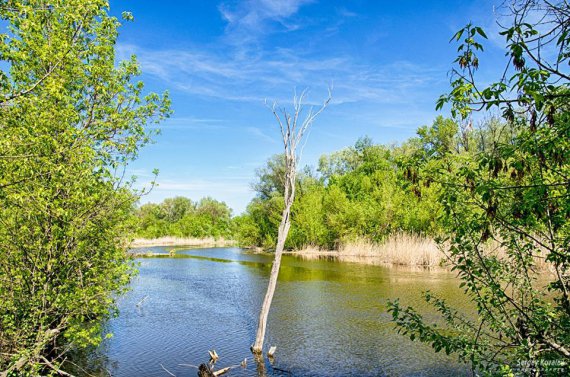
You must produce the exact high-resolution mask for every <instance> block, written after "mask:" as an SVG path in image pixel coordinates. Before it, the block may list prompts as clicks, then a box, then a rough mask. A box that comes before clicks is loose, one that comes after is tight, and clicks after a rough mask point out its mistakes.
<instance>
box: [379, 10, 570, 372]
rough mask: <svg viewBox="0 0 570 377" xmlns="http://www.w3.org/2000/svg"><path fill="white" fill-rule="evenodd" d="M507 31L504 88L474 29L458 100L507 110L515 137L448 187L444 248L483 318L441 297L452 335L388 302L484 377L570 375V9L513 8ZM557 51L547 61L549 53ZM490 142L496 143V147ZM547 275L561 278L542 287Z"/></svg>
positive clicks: (471, 163)
mask: <svg viewBox="0 0 570 377" xmlns="http://www.w3.org/2000/svg"><path fill="white" fill-rule="evenodd" d="M509 10H510V12H509V17H508V18H507V19H506V20H507V21H509V22H510V25H509V26H507V27H505V28H504V29H503V30H502V31H501V33H500V34H501V35H502V36H504V37H505V40H506V49H507V54H506V56H507V58H508V62H507V65H506V69H505V71H504V72H505V73H504V75H503V77H501V78H500V80H499V81H497V82H496V83H493V84H491V85H488V86H486V87H481V86H480V85H479V83H478V80H476V71H477V68H478V66H479V58H478V54H479V52H480V51H482V50H483V46H482V42H481V40H484V39H486V38H487V36H486V34H485V32H484V31H483V30H482V29H481V28H479V27H477V26H474V25H471V24H469V25H467V26H466V27H465V28H463V29H461V30H460V31H459V32H457V33H456V34H455V36H454V39H455V40H457V41H460V42H461V43H460V45H459V48H458V51H459V56H458V58H457V59H456V63H457V64H458V67H457V68H456V69H455V70H454V71H453V78H452V83H451V84H452V90H451V92H450V93H449V95H445V96H442V97H441V98H440V100H439V101H438V105H437V106H438V107H439V108H440V107H442V106H443V105H444V104H445V103H446V102H450V103H451V105H452V112H453V113H454V114H455V115H457V116H460V117H461V118H463V119H467V120H469V116H470V114H471V112H472V111H483V110H493V109H499V110H500V111H501V114H502V116H503V119H504V122H505V123H506V126H505V127H503V129H504V130H506V131H507V132H509V133H510V134H511V136H512V137H510V138H505V137H496V138H495V137H493V138H490V140H487V143H486V145H485V146H484V147H483V148H478V149H479V150H478V153H476V154H472V155H469V154H465V155H462V156H458V158H457V159H456V160H455V161H454V163H455V165H456V167H457V169H456V170H454V171H453V172H452V173H448V174H446V173H445V172H444V171H442V174H441V175H440V176H439V177H438V179H441V180H442V181H443V182H444V184H443V186H442V187H443V191H442V195H441V200H442V204H443V206H444V216H443V218H442V223H443V225H444V227H445V228H446V230H447V231H448V232H449V237H447V238H446V239H443V240H442V242H443V243H442V245H443V246H446V249H447V252H448V255H449V260H450V262H451V263H452V265H453V268H454V270H455V271H457V273H458V275H459V277H460V279H461V280H462V282H461V287H463V288H464V290H465V293H466V294H467V296H468V297H469V298H470V299H471V301H472V302H473V304H474V307H475V308H476V310H477V316H476V318H471V317H469V316H465V315H463V314H462V313H459V312H458V311H457V310H455V309H454V308H453V307H450V306H449V305H448V304H447V303H446V302H445V301H443V300H441V299H439V298H437V297H435V296H434V295H432V294H431V293H429V292H427V293H426V294H425V296H426V299H427V300H428V301H429V302H431V303H432V304H434V306H435V308H436V309H437V310H438V311H439V312H440V313H441V314H442V316H443V319H444V320H445V323H446V324H447V326H445V327H442V326H437V325H435V324H428V323H426V321H425V320H424V319H423V318H422V317H421V316H420V315H419V314H418V313H417V312H416V311H415V310H414V309H413V308H410V307H408V308H403V307H401V306H400V305H399V304H398V302H392V303H391V304H390V310H391V312H392V314H393V317H394V320H395V321H396V323H397V325H398V327H399V329H400V331H402V332H404V333H406V334H409V335H410V337H412V339H414V338H416V339H419V340H420V341H423V342H428V343H431V345H432V346H433V347H434V348H435V350H436V351H439V350H442V349H443V350H445V351H446V352H448V353H450V352H455V353H457V354H458V355H459V357H460V358H461V359H462V360H464V361H466V362H470V363H471V365H472V367H473V370H474V372H478V373H481V374H485V375H514V374H515V373H516V374H517V375H533V376H538V375H552V376H558V375H566V374H567V373H568V371H569V369H568V368H569V367H568V365H569V363H570V301H569V296H568V291H569V288H570V287H569V280H568V267H569V257H570V253H569V250H570V248H569V246H570V227H569V221H568V219H569V215H570V201H569V198H570V194H569V191H568V190H569V188H570V181H569V179H568V177H569V176H570V153H569V152H568V151H570V137H569V136H570V113H569V106H568V98H569V97H570V92H569V90H568V85H569V84H570V81H569V79H570V76H568V74H567V68H568V63H569V58H570V54H569V47H568V46H569V45H570V29H569V25H570V17H569V15H570V6H569V5H568V3H567V2H547V1H530V0H528V1H527V0H524V1H515V2H513V4H512V6H511V7H510V8H509ZM546 51H548V52H546ZM489 141H490V142H489ZM540 268H547V270H548V271H551V275H549V276H548V278H543V277H541V274H540V273H538V272H537V271H539V269H540Z"/></svg>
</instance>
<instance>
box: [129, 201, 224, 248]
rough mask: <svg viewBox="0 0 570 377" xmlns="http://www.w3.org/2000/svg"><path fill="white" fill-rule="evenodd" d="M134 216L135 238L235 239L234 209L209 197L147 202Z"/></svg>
mask: <svg viewBox="0 0 570 377" xmlns="http://www.w3.org/2000/svg"><path fill="white" fill-rule="evenodd" d="M135 216H136V219H137V221H136V223H137V228H136V229H137V230H136V235H137V236H138V237H142V238H158V237H164V236H175V237H190V238H206V237H214V238H232V237H233V233H234V227H233V221H232V210H231V208H230V207H228V206H227V204H226V203H224V202H220V201H217V200H215V199H212V198H210V197H206V198H203V199H200V200H199V201H197V202H193V201H192V200H191V199H188V198H185V197H182V196H177V197H174V198H169V199H165V200H164V201H163V202H162V203H159V204H155V203H147V204H144V205H142V206H141V207H140V208H138V209H137V210H136V213H135Z"/></svg>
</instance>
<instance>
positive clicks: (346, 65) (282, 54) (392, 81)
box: [118, 44, 446, 104]
mask: <svg viewBox="0 0 570 377" xmlns="http://www.w3.org/2000/svg"><path fill="white" fill-rule="evenodd" d="M118 49H119V51H120V54H121V55H123V56H125V55H127V54H131V53H134V54H136V55H137V56H138V58H139V61H140V63H141V66H142V69H143V72H145V73H146V74H149V75H153V76H155V77H157V78H159V79H160V80H162V81H164V82H166V83H168V85H169V86H170V87H173V88H175V89H177V90H180V91H182V92H185V93H188V94H192V95H196V96H200V97H204V98H214V99H223V100H231V101H241V102H244V101H247V102H261V101H263V100H264V99H265V98H268V99H276V100H278V101H280V102H283V101H288V100H289V98H290V94H291V90H292V88H294V87H298V88H304V87H313V88H321V89H322V90H323V91H324V90H326V87H327V86H328V85H329V84H330V83H333V82H334V98H333V103H336V104H340V103H350V102H358V101H368V102H373V103H384V104H391V103H398V102H400V103H404V102H409V101H410V100H411V99H413V98H414V96H415V95H416V94H417V93H418V92H419V91H421V90H422V89H428V88H429V87H430V86H431V85H433V83H434V82H435V81H442V80H446V78H445V77H444V76H443V77H442V75H441V69H437V68H435V67H426V66H421V65H418V64H414V63H411V62H408V61H397V62H391V63H387V64H384V65H377V66H369V65H366V64H363V63H360V62H358V61H357V60H356V59H354V58H353V57H351V56H346V55H343V54H339V55H337V56H328V57H324V56H318V57H315V56H311V55H309V54H303V52H302V51H294V50H292V49H287V48H277V49H274V50H271V51H267V52H265V53H263V54H258V55H256V56H247V57H242V58H240V57H235V56H228V54H227V53H224V52H223V51H221V50H222V49H217V50H199V49H183V50H182V49H181V50H148V49H143V48H141V47H138V46H136V45H132V44H130V45H120V46H119V48H118ZM319 94H321V93H317V98H318V95H319Z"/></svg>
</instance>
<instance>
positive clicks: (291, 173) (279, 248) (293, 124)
mask: <svg viewBox="0 0 570 377" xmlns="http://www.w3.org/2000/svg"><path fill="white" fill-rule="evenodd" d="M305 95H306V90H305V91H303V92H302V93H301V95H300V96H299V97H297V95H295V97H294V98H293V109H294V113H293V114H290V113H288V112H287V111H286V110H285V109H280V113H281V115H282V116H283V119H282V118H281V116H280V115H279V114H278V110H277V108H276V104H275V103H274V104H273V107H272V108H271V111H272V112H273V115H274V116H275V119H277V122H278V123H279V127H280V129H281V135H282V136H283V146H284V148H285V177H284V178H285V179H284V195H283V196H284V201H285V208H284V209H283V213H282V216H281V223H280V224H279V230H278V233H277V245H276V247H275V259H274V260H273V266H272V267H271V275H270V276H269V284H268V286H267V292H266V293H265V298H264V300H263V304H262V306H261V312H260V313H259V323H258V326H257V334H256V336H255V343H254V344H253V345H252V347H251V351H252V352H253V353H255V354H261V353H262V351H263V341H264V340H265V330H266V328H267V317H268V316H269V309H270V308H271V301H273V294H274V293H275V287H276V286H277V277H278V276H279V268H280V267H281V257H282V255H283V249H284V247H285V241H286V240H287V235H288V234H289V228H291V207H292V205H293V201H294V200H295V181H296V176H297V162H298V161H299V158H300V157H299V155H298V154H297V146H298V145H299V143H300V142H301V141H302V140H303V136H304V135H305V132H306V131H307V129H308V128H309V126H310V125H311V124H312V123H313V121H314V120H315V118H316V117H317V115H319V114H320V113H321V112H322V111H323V110H324V109H325V107H327V105H328V104H329V102H330V100H331V91H330V88H329V96H328V98H327V99H326V100H325V102H324V103H323V105H322V106H321V107H320V109H319V110H318V111H316V112H313V109H312V108H311V109H310V111H309V113H308V114H307V116H306V118H305V120H303V121H302V122H299V116H300V114H301V112H302V110H303V99H304V97H305ZM299 123H300V124H299Z"/></svg>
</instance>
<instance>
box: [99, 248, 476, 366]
mask: <svg viewBox="0 0 570 377" xmlns="http://www.w3.org/2000/svg"><path fill="white" fill-rule="evenodd" d="M152 249H153V250H152V252H153V253H164V254H165V256H166V255H168V253H169V251H170V249H171V248H152ZM271 260H272V257H271V256H270V255H254V254H248V253H244V252H242V251H241V250H240V249H236V248H212V249H181V250H177V252H176V255H175V257H154V258H141V259H139V261H140V267H139V269H140V274H139V276H138V277H137V278H136V279H135V280H134V281H133V283H132V291H131V292H130V293H129V294H127V295H126V296H125V297H123V298H121V300H120V310H121V314H120V316H119V317H118V318H115V319H113V320H111V321H110V322H109V324H108V328H109V331H111V332H113V333H114V337H113V338H112V339H110V340H108V341H106V342H105V344H104V345H103V347H102V348H101V349H100V350H99V353H100V354H103V355H104V356H105V358H104V359H98V360H99V361H98V362H99V363H101V360H104V365H105V368H106V369H108V370H109V372H110V373H111V374H112V375H113V376H167V375H168V374H167V373H166V372H165V371H164V370H163V369H162V368H161V366H160V364H162V365H164V366H165V367H166V368H167V369H168V370H169V371H171V372H172V373H174V374H176V375H177V376H195V375H196V370H195V369H192V368H189V367H185V366H181V365H180V364H193V365H198V364H200V363H202V362H206V361H207V351H208V350H209V349H216V350H217V352H218V354H219V355H220V356H221V358H220V360H219V362H218V363H217V366H218V367H225V366H229V365H235V364H239V363H240V362H241V361H242V360H243V359H244V358H245V357H247V358H248V360H249V362H248V365H247V368H245V369H243V368H236V369H232V371H231V372H230V375H231V376H256V375H264V374H266V375H268V376H282V375H283V376H285V375H293V376H346V375H358V376H382V375H386V376H456V375H461V374H466V369H465V367H464V366H462V365H459V364H457V363H456V362H455V359H454V358H452V357H446V356H445V355H440V354H434V353H433V351H432V350H431V348H429V347H427V346H425V345H422V344H417V343H413V342H411V341H409V340H408V339H406V338H404V337H402V336H400V335H397V334H396V332H395V331H394V328H393V325H392V323H391V322H390V318H389V315H388V314H387V313H386V307H385V302H386V299H387V298H395V297H400V301H401V302H402V303H403V304H413V305H415V306H418V307H420V308H423V309H424V315H425V316H426V318H427V319H428V320H429V319H431V318H434V319H435V318H436V317H435V313H434V312H433V311H432V310H429V309H428V308H426V306H425V304H424V303H423V301H422V299H421V295H420V293H421V291H422V290H426V289H430V290H432V291H434V292H436V293H438V294H440V295H441V296H444V297H447V298H449V299H450V300H451V302H452V303H453V304H455V305H461V304H462V301H464V300H462V296H461V295H460V294H459V290H458V289H457V287H456V285H457V284H456V281H455V280H454V278H453V275H451V274H449V273H447V272H443V271H439V272H425V271H421V270H416V271H414V270H410V269H403V268H402V269H393V268H387V267H384V266H376V265H366V264H357V263H347V262H340V261H338V260H330V259H320V258H317V259H310V260H304V259H301V258H298V257H295V256H292V255H286V256H284V258H283V263H282V269H281V273H280V277H279V284H278V286H277V291H276V295H275V298H274V302H273V306H272V310H271V313H270V319H269V324H268V333H267V342H266V345H267V346H268V347H269V345H276V346H277V354H276V358H275V360H274V363H273V364H271V363H268V362H265V363H261V364H260V363H255V362H254V360H253V358H252V355H251V354H250V353H249V347H250V344H251V343H252V342H253V339H254V337H255V326H256V322H257V315H258V310H259V307H260V305H261V301H262V298H263V295H264V293H265V288H266V284H267V278H268V275H269V271H270V263H271ZM145 296H148V297H147V299H146V300H144V302H143V303H142V304H140V305H139V306H137V303H139V302H140V301H141V299H142V298H143V297H145ZM91 358H92V359H93V357H91ZM99 371H100V373H98V374H99V375H101V376H103V375H108V373H107V372H106V371H105V370H102V369H101V368H99Z"/></svg>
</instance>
